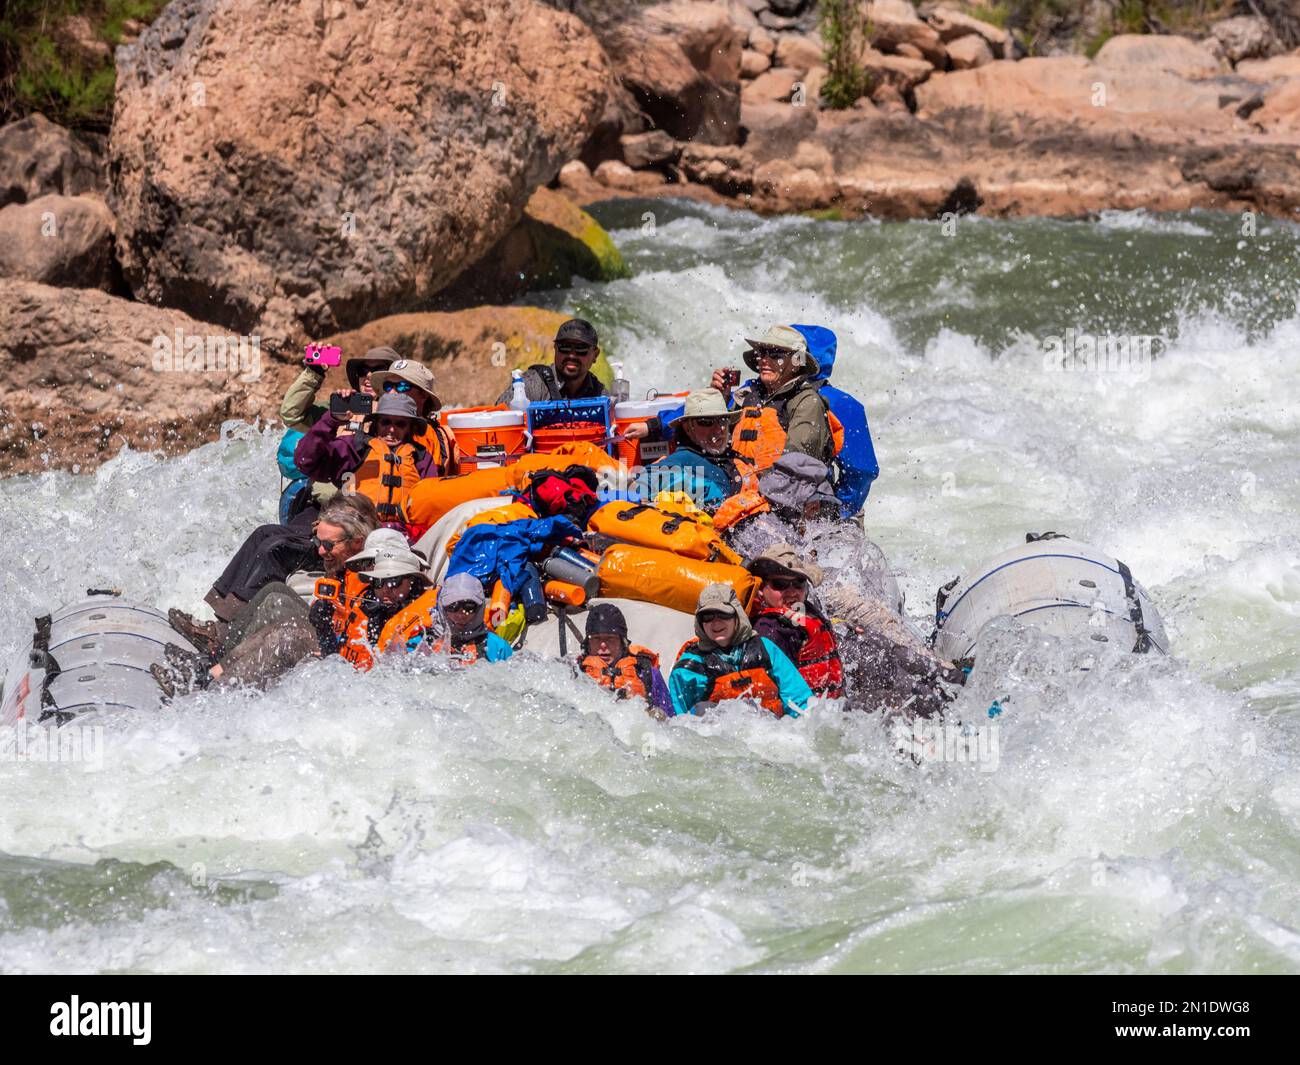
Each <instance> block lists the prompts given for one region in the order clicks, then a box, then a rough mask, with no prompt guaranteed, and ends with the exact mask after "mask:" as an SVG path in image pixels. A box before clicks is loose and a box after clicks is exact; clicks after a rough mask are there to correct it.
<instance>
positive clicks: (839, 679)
mask: <svg viewBox="0 0 1300 1065" xmlns="http://www.w3.org/2000/svg"><path fill="white" fill-rule="evenodd" d="M759 618H776V619H778V620H779V621H780V622H781V623H782V624H784V625H790V626H792V627H794V628H798V629H802V630H803V633H804V637H803V642H802V644H801V645H800V647H799V656H798V658H796V659H795V665H796V666H798V667H799V672H800V674H802V676H803V679H804V680H806V681H807V682H808V687H810V688H811V689H812V690H813V694H814V695H822V696H825V697H826V698H828V699H839V698H842V697H843V695H844V664H843V663H842V662H841V661H840V653H839V643H838V642H837V641H836V639H835V633H834V631H833V630H832V629H831V627H830V625H828V624H827V623H826V621H825V619H823V618H819V617H817V615H815V614H813V613H812V612H811V611H808V610H787V609H784V608H782V607H768V608H767V609H766V610H760V611H759V613H758V615H757V616H756V617H755V618H754V620H755V621H757V620H758V619H759Z"/></svg>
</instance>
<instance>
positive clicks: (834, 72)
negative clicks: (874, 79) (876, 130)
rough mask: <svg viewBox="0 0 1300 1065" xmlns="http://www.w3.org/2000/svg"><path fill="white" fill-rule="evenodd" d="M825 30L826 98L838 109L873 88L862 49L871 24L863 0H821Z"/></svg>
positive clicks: (822, 27) (846, 105)
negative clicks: (863, 61)
mask: <svg viewBox="0 0 1300 1065" xmlns="http://www.w3.org/2000/svg"><path fill="white" fill-rule="evenodd" d="M821 33H822V43H823V45H824V48H823V53H822V54H823V55H824V56H825V58H826V80H825V81H823V82H822V99H823V100H825V101H826V103H827V104H828V105H829V106H831V107H833V108H836V109H840V108H845V107H852V106H853V101H854V100H856V99H857V98H858V97H859V96H864V95H866V94H867V93H869V92H870V91H871V88H872V86H871V77H870V76H869V75H868V74H867V72H866V71H865V70H864V69H863V68H862V52H863V49H865V48H866V45H867V41H868V40H870V36H871V26H870V24H869V22H868V20H867V15H866V10H865V8H864V6H863V4H862V2H861V0H821Z"/></svg>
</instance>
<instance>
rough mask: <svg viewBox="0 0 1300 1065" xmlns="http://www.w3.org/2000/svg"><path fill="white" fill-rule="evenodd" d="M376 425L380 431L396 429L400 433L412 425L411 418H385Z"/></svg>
mask: <svg viewBox="0 0 1300 1065" xmlns="http://www.w3.org/2000/svg"><path fill="white" fill-rule="evenodd" d="M375 424H376V427H377V428H379V429H396V430H397V431H398V432H399V433H400V432H401V431H402V430H403V429H405V428H406V427H407V426H408V425H410V424H411V420H410V419H409V418H391V417H384V418H380V419H379V420H378V421H377V422H376V423H375Z"/></svg>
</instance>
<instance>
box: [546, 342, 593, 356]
mask: <svg viewBox="0 0 1300 1065" xmlns="http://www.w3.org/2000/svg"><path fill="white" fill-rule="evenodd" d="M555 350H556V351H558V352H559V353H560V354H561V355H586V354H587V353H588V352H590V351H592V350H593V349H592V348H590V347H588V346H587V345H586V344H556V345H555Z"/></svg>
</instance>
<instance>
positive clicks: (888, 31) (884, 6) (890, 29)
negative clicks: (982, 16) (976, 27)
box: [867, 0, 948, 70]
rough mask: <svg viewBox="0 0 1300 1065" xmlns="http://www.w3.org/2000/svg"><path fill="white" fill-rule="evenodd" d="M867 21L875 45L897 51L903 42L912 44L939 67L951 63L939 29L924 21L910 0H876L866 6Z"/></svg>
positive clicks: (878, 48) (886, 49)
mask: <svg viewBox="0 0 1300 1065" xmlns="http://www.w3.org/2000/svg"><path fill="white" fill-rule="evenodd" d="M867 20H868V26H869V27H870V37H871V45H872V47H873V48H876V49H877V50H879V51H881V52H894V51H897V50H898V46H899V45H900V44H909V45H911V46H912V47H913V48H916V49H917V50H919V51H920V53H921V54H922V55H923V56H924V57H925V58H926V60H928V61H929V62H930V63H931V64H932V65H933V66H936V67H938V68H939V69H940V70H943V69H945V68H946V67H947V66H948V52H947V49H945V48H944V46H943V41H942V40H940V39H939V33H938V31H937V30H936V29H935V28H934V27H933V26H931V25H930V24H929V23H927V22H922V21H921V19H919V18H918V17H917V14H916V9H915V8H914V7H912V5H911V4H910V3H908V2H907V0H874V2H873V3H869V4H868V5H867Z"/></svg>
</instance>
